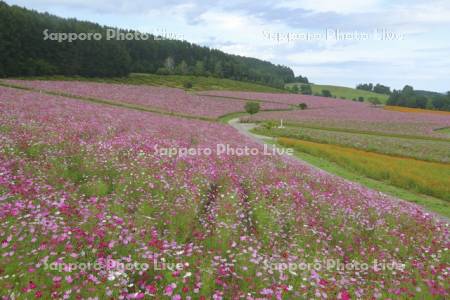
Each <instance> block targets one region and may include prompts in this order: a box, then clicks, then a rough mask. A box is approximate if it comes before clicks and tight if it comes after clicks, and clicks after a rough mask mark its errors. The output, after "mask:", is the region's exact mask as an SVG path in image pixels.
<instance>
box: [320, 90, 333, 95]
mask: <svg viewBox="0 0 450 300" xmlns="http://www.w3.org/2000/svg"><path fill="white" fill-rule="evenodd" d="M322 96H324V97H332V95H331V92H330V91H329V90H322Z"/></svg>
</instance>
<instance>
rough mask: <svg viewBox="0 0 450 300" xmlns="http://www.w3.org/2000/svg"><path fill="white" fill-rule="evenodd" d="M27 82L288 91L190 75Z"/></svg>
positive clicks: (55, 77)
mask: <svg viewBox="0 0 450 300" xmlns="http://www.w3.org/2000/svg"><path fill="white" fill-rule="evenodd" d="M20 79H26V80H78V81H94V82H105V83H119V84H136V85H152V86H166V87H175V88H181V89H185V88H184V84H185V83H186V82H190V83H192V88H191V89H188V90H192V91H205V90H228V91H248V92H267V93H286V92H287V91H285V90H282V89H277V88H274V87H270V86H265V85H261V84H256V83H251V82H245V81H237V80H231V79H224V78H216V77H204V76H189V75H156V74H141V73H139V74H138V73H133V74H130V76H128V77H120V78H85V77H78V76H74V77H66V76H49V77H46V76H41V77H26V78H20Z"/></svg>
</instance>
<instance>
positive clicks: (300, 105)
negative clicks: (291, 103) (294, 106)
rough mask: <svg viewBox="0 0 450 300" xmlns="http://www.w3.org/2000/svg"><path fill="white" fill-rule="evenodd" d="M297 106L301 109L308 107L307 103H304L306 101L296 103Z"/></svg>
mask: <svg viewBox="0 0 450 300" xmlns="http://www.w3.org/2000/svg"><path fill="white" fill-rule="evenodd" d="M298 107H300V109H301V110H304V109H306V108H307V107H308V105H306V103H300V104H299V105H298Z"/></svg>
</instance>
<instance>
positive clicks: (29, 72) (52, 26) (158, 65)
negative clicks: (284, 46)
mask: <svg viewBox="0 0 450 300" xmlns="http://www.w3.org/2000/svg"><path fill="white" fill-rule="evenodd" d="M111 29H115V30H117V31H119V32H121V33H124V34H126V33H132V34H134V33H137V32H136V31H132V30H122V29H117V28H111V27H106V26H101V25H99V24H96V23H92V22H85V21H79V20H76V19H64V18H60V17H57V16H54V15H50V14H48V13H39V12H36V11H33V10H28V9H26V8H21V7H18V6H10V5H8V4H6V3H5V2H2V1H0V41H1V43H0V76H1V77H7V76H41V75H67V76H71V75H80V76H86V77H118V76H126V75H128V74H129V73H131V72H135V73H156V74H163V75H164V74H184V75H199V76H215V77H219V78H229V79H234V80H242V81H250V82H257V83H261V84H265V85H270V86H275V87H283V86H284V84H285V83H289V82H294V80H295V76H294V73H293V71H292V70H291V69H290V68H289V67H286V66H281V65H274V64H272V63H270V62H267V61H263V60H259V59H255V58H249V57H243V56H238V55H231V54H226V53H224V52H222V51H219V50H216V49H210V48H208V47H202V46H199V45H196V44H192V43H189V42H187V41H181V40H173V39H164V38H162V39H161V38H158V37H156V36H154V35H149V36H150V38H149V39H147V40H135V39H133V40H107V39H105V36H106V32H107V30H111ZM45 30H47V32H48V33H91V34H92V33H100V34H101V36H102V37H103V38H102V39H99V40H94V39H90V40H80V39H76V40H73V41H71V42H68V41H63V42H60V41H57V40H50V39H47V40H44V34H43V33H44V31H45ZM303 80H304V79H303Z"/></svg>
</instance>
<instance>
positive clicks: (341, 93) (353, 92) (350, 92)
mask: <svg viewBox="0 0 450 300" xmlns="http://www.w3.org/2000/svg"><path fill="white" fill-rule="evenodd" d="M294 85H298V87H299V88H300V86H301V85H302V83H289V84H287V85H286V86H289V87H292V86H294ZM310 85H311V89H312V92H313V94H316V93H319V94H320V93H322V90H329V91H330V92H331V94H332V95H333V96H336V97H338V98H345V99H350V100H351V99H353V98H356V99H358V97H364V101H367V99H368V98H369V97H376V98H378V99H379V100H380V101H381V102H382V103H386V101H387V99H388V98H389V96H388V95H383V94H377V93H373V92H368V91H364V90H357V89H354V88H349V87H345V86H336V85H325V84H310Z"/></svg>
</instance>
